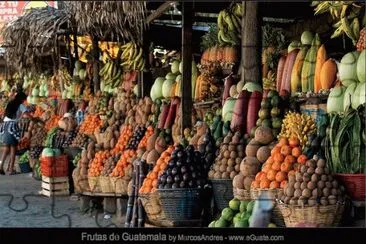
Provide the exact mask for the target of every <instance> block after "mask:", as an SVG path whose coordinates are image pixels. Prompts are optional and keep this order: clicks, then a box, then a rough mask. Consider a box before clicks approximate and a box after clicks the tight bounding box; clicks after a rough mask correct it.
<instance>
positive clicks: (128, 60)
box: [121, 42, 145, 71]
mask: <svg viewBox="0 0 366 244" xmlns="http://www.w3.org/2000/svg"><path fill="white" fill-rule="evenodd" d="M121 48H122V56H121V59H122V63H121V66H122V67H123V70H126V71H130V70H139V71H142V70H143V69H144V67H145V60H144V58H143V49H142V48H141V47H138V46H137V45H136V43H135V42H128V43H126V44H125V45H123V46H122V47H121Z"/></svg>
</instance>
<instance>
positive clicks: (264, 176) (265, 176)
mask: <svg viewBox="0 0 366 244" xmlns="http://www.w3.org/2000/svg"><path fill="white" fill-rule="evenodd" d="M266 179H267V175H266V174H264V173H263V174H262V175H261V176H260V177H259V181H263V180H266Z"/></svg>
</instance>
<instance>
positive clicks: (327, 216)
mask: <svg viewBox="0 0 366 244" xmlns="http://www.w3.org/2000/svg"><path fill="white" fill-rule="evenodd" d="M278 207H279V208H280V210H281V212H282V215H283V217H284V220H285V223H286V227H297V226H298V225H299V224H311V225H316V226H319V227H335V226H338V225H339V224H340V221H341V219H342V216H343V211H344V203H337V204H335V205H327V206H321V205H318V206H313V207H301V206H290V205H286V204H284V203H282V202H279V203H278Z"/></svg>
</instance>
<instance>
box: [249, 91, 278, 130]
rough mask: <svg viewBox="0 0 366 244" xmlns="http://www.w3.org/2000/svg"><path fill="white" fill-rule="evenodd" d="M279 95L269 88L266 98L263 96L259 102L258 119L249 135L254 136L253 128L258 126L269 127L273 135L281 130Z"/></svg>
mask: <svg viewBox="0 0 366 244" xmlns="http://www.w3.org/2000/svg"><path fill="white" fill-rule="evenodd" d="M280 103H281V97H280V96H279V94H278V92H277V91H275V90H271V91H270V92H269V93H268V95H267V97H266V98H263V100H262V103H261V109H260V110H259V112H258V117H259V118H258V120H257V124H256V127H254V128H253V129H252V131H251V137H254V133H255V130H256V129H257V128H258V127H259V126H263V127H267V128H271V129H272V132H273V135H274V136H275V137H277V135H278V134H279V133H280V132H281V126H282V117H283V113H282V111H281V109H280Z"/></svg>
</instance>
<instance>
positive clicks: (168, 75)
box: [165, 72, 177, 80]
mask: <svg viewBox="0 0 366 244" xmlns="http://www.w3.org/2000/svg"><path fill="white" fill-rule="evenodd" d="M176 77H177V76H176V75H174V74H173V73H170V72H169V73H168V74H167V75H166V76H165V79H166V80H175V78H176Z"/></svg>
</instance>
